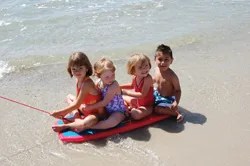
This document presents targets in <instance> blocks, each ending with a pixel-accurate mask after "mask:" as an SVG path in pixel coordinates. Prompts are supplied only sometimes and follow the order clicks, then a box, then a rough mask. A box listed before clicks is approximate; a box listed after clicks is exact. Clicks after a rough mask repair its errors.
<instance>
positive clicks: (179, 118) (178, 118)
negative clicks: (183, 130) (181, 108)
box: [176, 114, 184, 123]
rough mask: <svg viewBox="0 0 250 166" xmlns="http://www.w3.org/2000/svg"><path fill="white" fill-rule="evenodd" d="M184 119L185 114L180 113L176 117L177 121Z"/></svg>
mask: <svg viewBox="0 0 250 166" xmlns="http://www.w3.org/2000/svg"><path fill="white" fill-rule="evenodd" d="M183 119H184V116H183V115H182V114H178V115H177V117H176V121H177V123H180V122H182V121H183Z"/></svg>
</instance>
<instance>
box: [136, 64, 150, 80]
mask: <svg viewBox="0 0 250 166" xmlns="http://www.w3.org/2000/svg"><path fill="white" fill-rule="evenodd" d="M149 70H150V65H149V63H148V61H146V62H144V63H143V64H142V63H137V64H136V65H135V74H134V75H135V76H139V77H146V76H147V75H148V73H149Z"/></svg>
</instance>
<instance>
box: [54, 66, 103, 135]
mask: <svg viewBox="0 0 250 166" xmlns="http://www.w3.org/2000/svg"><path fill="white" fill-rule="evenodd" d="M86 70H87V69H86V68H85V67H84V66H83V67H82V68H80V69H79V70H72V73H73V75H74V77H76V79H77V87H78V88H80V92H79V94H78V96H77V97H76V98H75V97H74V96H73V95H68V97H67V101H68V103H69V106H68V107H66V108H64V109H61V110H57V111H54V112H53V113H52V114H51V116H53V117H55V118H58V119H61V118H63V117H65V116H66V115H67V114H69V113H72V112H73V113H76V112H78V111H75V110H77V109H78V108H80V106H81V104H82V101H83V99H84V98H85V97H87V95H88V94H93V95H97V94H98V93H99V92H98V90H97V89H96V86H95V84H94V82H93V81H92V80H91V79H88V77H87V76H86ZM103 112H104V110H103V108H101V107H100V108H98V113H97V114H100V115H101V114H103ZM83 113H84V112H83ZM74 118H75V119H74V121H72V122H71V123H69V122H68V123H66V124H63V125H55V126H53V127H52V128H53V130H54V131H56V132H60V131H62V130H64V129H67V128H70V129H73V130H76V131H82V130H85V129H87V128H90V127H91V126H93V125H94V124H96V123H97V122H98V118H97V116H96V115H92V114H90V115H88V116H87V117H85V118H84V119H81V118H80V117H79V116H74Z"/></svg>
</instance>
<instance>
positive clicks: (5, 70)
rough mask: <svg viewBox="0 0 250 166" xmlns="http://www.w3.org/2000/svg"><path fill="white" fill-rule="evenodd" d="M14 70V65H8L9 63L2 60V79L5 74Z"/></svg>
mask: <svg viewBox="0 0 250 166" xmlns="http://www.w3.org/2000/svg"><path fill="white" fill-rule="evenodd" d="M13 70H14V67H11V66H9V65H8V63H6V62H4V61H0V79H1V78H2V77H3V75H4V74H6V73H10V72H11V71H13Z"/></svg>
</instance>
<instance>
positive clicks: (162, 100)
mask: <svg viewBox="0 0 250 166" xmlns="http://www.w3.org/2000/svg"><path fill="white" fill-rule="evenodd" d="M154 98H155V102H154V105H155V106H161V107H169V108H170V107H171V105H172V104H173V102H174V101H175V96H169V97H165V96H161V95H160V93H159V92H158V90H156V89H154Z"/></svg>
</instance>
